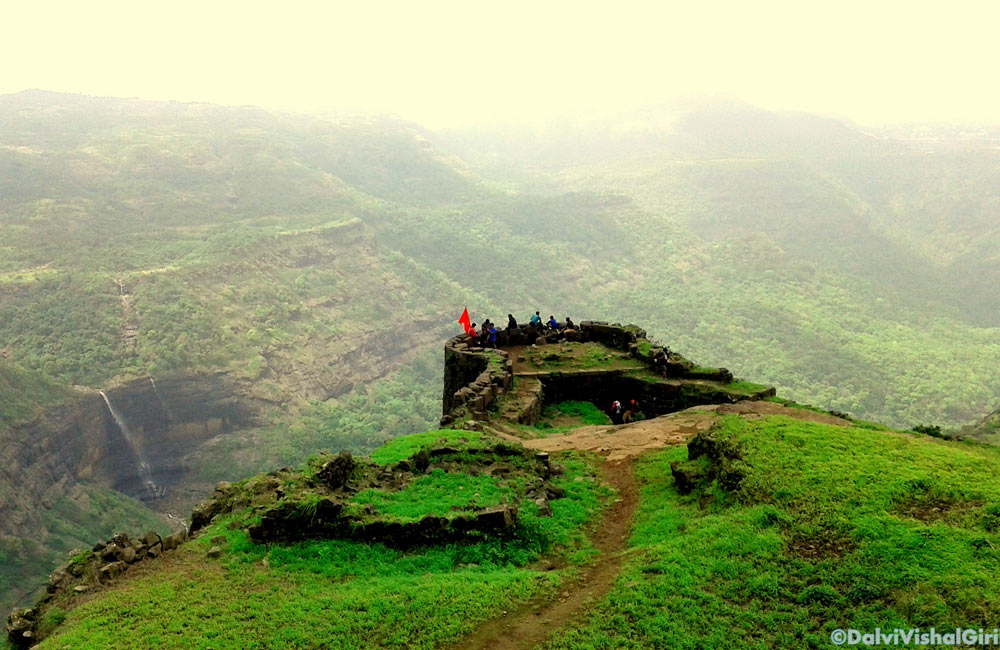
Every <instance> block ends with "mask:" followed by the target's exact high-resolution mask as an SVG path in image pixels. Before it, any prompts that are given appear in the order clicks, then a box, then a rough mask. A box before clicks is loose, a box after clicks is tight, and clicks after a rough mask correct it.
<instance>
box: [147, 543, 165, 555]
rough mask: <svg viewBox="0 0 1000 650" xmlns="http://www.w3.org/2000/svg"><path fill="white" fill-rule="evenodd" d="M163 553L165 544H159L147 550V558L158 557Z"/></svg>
mask: <svg viewBox="0 0 1000 650" xmlns="http://www.w3.org/2000/svg"><path fill="white" fill-rule="evenodd" d="M161 553H163V544H161V543H159V542H157V543H156V544H153V545H152V546H150V547H149V548H147V549H146V557H157V556H158V555H160V554H161Z"/></svg>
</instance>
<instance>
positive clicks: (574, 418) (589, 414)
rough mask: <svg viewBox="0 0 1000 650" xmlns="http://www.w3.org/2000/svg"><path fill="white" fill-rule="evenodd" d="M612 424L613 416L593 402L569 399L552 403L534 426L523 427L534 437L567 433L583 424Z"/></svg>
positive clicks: (543, 411)
mask: <svg viewBox="0 0 1000 650" xmlns="http://www.w3.org/2000/svg"><path fill="white" fill-rule="evenodd" d="M605 424H611V418H609V417H608V415H607V414H606V413H605V412H604V411H602V410H601V409H599V408H597V407H596V406H595V405H594V404H593V403H591V402H577V401H568V402H560V403H558V404H550V405H548V406H546V407H545V408H544V409H543V410H542V417H541V419H540V420H539V421H538V424H536V425H535V426H534V427H522V428H523V429H524V430H525V431H527V432H529V433H530V434H531V437H532V438H540V437H546V436H554V435H560V434H563V433H566V432H568V431H571V430H572V429H575V428H576V427H578V426H582V425H605Z"/></svg>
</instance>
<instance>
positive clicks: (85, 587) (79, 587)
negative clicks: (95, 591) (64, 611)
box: [73, 585, 90, 594]
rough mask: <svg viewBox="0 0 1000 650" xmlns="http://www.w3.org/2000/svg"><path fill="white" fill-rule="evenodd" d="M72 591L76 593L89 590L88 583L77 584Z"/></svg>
mask: <svg viewBox="0 0 1000 650" xmlns="http://www.w3.org/2000/svg"><path fill="white" fill-rule="evenodd" d="M73 591H74V592H75V593H78V594H82V593H85V592H88V591H90V585H77V586H75V587H73Z"/></svg>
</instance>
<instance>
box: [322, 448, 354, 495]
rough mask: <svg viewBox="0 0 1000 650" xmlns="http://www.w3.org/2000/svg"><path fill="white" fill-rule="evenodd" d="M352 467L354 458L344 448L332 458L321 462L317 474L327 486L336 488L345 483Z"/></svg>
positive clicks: (352, 471) (351, 471)
mask: <svg viewBox="0 0 1000 650" xmlns="http://www.w3.org/2000/svg"><path fill="white" fill-rule="evenodd" d="M354 467H355V463H354V458H352V457H351V452H349V451H347V450H346V449H345V450H344V451H342V452H340V454H338V455H337V457H336V458H334V459H333V460H328V461H327V462H325V463H323V467H322V468H321V469H320V470H319V475H318V476H319V479H320V480H321V481H323V483H325V484H326V486H327V487H328V488H330V489H331V490H336V489H339V488H342V487H344V486H345V485H347V481H348V479H350V478H351V474H353V473H354Z"/></svg>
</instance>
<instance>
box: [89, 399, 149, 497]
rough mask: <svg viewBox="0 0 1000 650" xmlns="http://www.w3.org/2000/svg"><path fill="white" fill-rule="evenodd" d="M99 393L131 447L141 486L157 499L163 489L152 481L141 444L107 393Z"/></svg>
mask: <svg viewBox="0 0 1000 650" xmlns="http://www.w3.org/2000/svg"><path fill="white" fill-rule="evenodd" d="M100 393H101V397H103V398H104V403H105V404H107V405H108V412H109V413H111V417H112V418H114V420H115V424H117V425H118V430H119V431H120V432H121V434H122V437H123V438H124V439H125V442H126V443H127V444H128V447H129V449H131V450H132V453H133V454H134V455H135V458H136V462H137V463H138V465H137V466H136V473H137V474H138V475H139V478H140V479H141V480H142V484H143V487H145V488H146V493H147V494H148V495H149V496H150V497H151V498H153V499H159V498H160V497H162V496H163V493H164V490H163V489H162V488H160V487H159V486H158V485H157V484H156V483H155V482H154V481H153V471H152V470H151V469H150V467H149V463H148V462H146V457H145V455H144V454H143V453H142V447H141V445H139V444H138V443H137V442H136V441H135V439H133V438H132V432H131V431H130V430H129V428H128V423H127V422H125V418H123V417H122V416H121V414H119V413H118V411H116V410H115V407H114V406H112V405H111V400H110V399H108V395H107V393H105V392H104V391H103V390H102V391H100Z"/></svg>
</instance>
